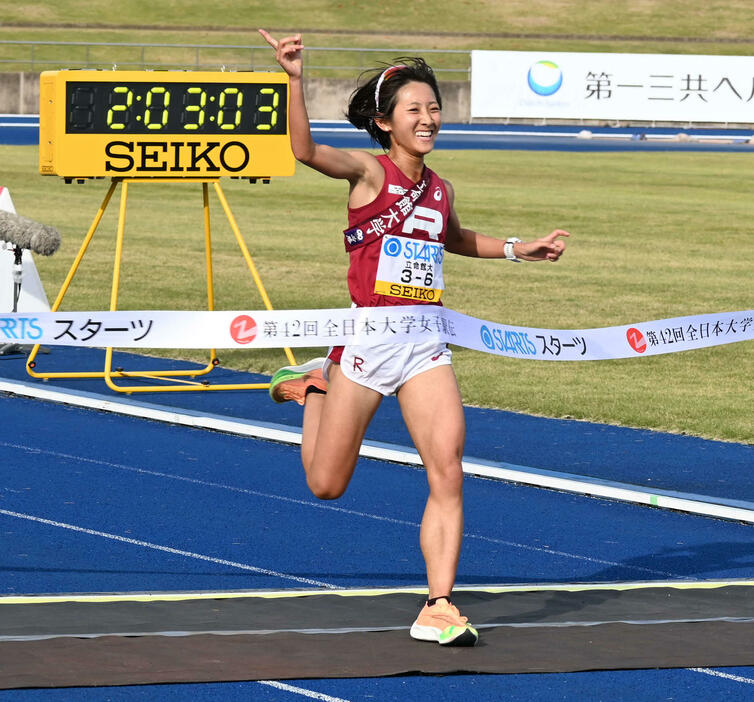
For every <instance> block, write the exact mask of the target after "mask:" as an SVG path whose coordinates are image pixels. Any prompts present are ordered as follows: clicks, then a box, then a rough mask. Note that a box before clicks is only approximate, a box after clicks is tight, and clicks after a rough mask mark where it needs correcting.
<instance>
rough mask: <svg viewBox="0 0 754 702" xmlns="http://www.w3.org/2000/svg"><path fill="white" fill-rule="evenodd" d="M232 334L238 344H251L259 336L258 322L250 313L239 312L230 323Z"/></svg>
mask: <svg viewBox="0 0 754 702" xmlns="http://www.w3.org/2000/svg"><path fill="white" fill-rule="evenodd" d="M230 335H231V336H232V337H233V341H235V342H236V343H237V344H250V343H251V342H252V341H254V339H256V338H257V323H256V322H255V321H254V319H253V318H252V317H249V315H248V314H239V315H238V317H235V318H234V319H233V321H232V322H231V323H230Z"/></svg>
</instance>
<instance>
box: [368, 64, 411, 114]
mask: <svg viewBox="0 0 754 702" xmlns="http://www.w3.org/2000/svg"><path fill="white" fill-rule="evenodd" d="M401 68H407V67H406V66H404V65H403V64H400V65H398V66H388V67H387V68H386V69H385V70H384V71H382V73H381V74H380V77H379V79H378V80H377V86H376V87H375V89H374V107H375V109H376V110H377V112H379V111H380V88H381V87H382V84H383V83H384V82H385V79H386V78H389V77H390V76H391V75H393V73H395V71H398V70H400V69H401Z"/></svg>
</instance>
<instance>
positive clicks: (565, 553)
mask: <svg viewBox="0 0 754 702" xmlns="http://www.w3.org/2000/svg"><path fill="white" fill-rule="evenodd" d="M0 447H6V448H13V449H18V450H22V451H28V452H29V453H37V454H41V455H45V456H52V457H55V458H62V459H65V460H70V461H75V462H78V463H92V464H94V465H102V466H106V467H108V468H116V469H118V470H125V471H130V472H132V473H139V474H141V475H151V476H154V477H157V478H168V479H170V480H179V481H181V482H185V483H191V484H193V485H200V486H202V487H212V488H218V489H220V490H229V491H231V492H238V493H242V494H246V495H252V496H254V497H262V498H265V499H269V500H279V501H281V502H288V503H291V504H296V505H301V506H305V507H314V508H316V509H321V510H327V511H330V512H338V513H340V514H347V515H349V516H353V517H362V518H364V519H372V520H375V521H380V522H387V523H388V524H396V525H398V526H407V527H412V528H414V529H419V528H420V527H421V524H420V523H419V522H411V521H408V520H406V519H396V518H394V517H385V516H383V515H379V514H371V513H369V512H361V511H359V510H354V509H348V508H347V507H337V506H335V505H331V504H329V503H325V502H315V501H313V500H301V499H298V498H295V497H286V496H285V495H275V494H271V493H266V492H260V491H258V490H250V489H248V488H240V487H235V486H233V485H225V484H223V483H214V482H210V481H206V480H199V479H198V478H187V477H184V476H180V475H172V474H170V473H162V472H159V471H153V470H147V469H146V468H136V467H135V466H127V465H123V464H120V463H111V462H109V461H101V460H98V459H95V458H84V457H81V456H74V455H72V454H67V453H61V452H58V451H48V450H46V449H38V448H35V447H32V446H25V445H23V444H14V443H9V442H6V441H0ZM463 536H464V538H467V539H476V540H479V541H486V542H488V543H494V544H498V545H501V546H508V547H510V548H517V549H520V550H522V551H534V552H537V553H546V554H548V555H550V556H562V557H564V558H573V559H576V560H580V561H586V562H589V563H596V564H598V565H602V566H610V567H621V568H626V569H628V570H635V571H638V572H641V573H649V574H651V575H662V576H665V577H670V578H679V577H680V578H684V579H687V578H689V576H679V575H677V574H676V573H669V572H667V571H663V570H655V569H654V568H644V567H642V566H637V565H629V564H624V563H619V562H617V561H609V560H605V559H602V558H593V557H591V556H584V555H580V554H575V553H569V552H568V551H558V550H556V549H552V548H549V547H543V546H532V545H530V544H522V543H518V542H516V541H507V540H505V539H498V538H496V537H494V536H484V535H482V534H473V533H471V532H464V534H463ZM330 587H335V586H333V585H331V586H330Z"/></svg>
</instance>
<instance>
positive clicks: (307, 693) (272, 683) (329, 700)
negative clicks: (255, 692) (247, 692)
mask: <svg viewBox="0 0 754 702" xmlns="http://www.w3.org/2000/svg"><path fill="white" fill-rule="evenodd" d="M257 683H258V684H259V685H267V686H268V687H274V688H275V689H277V690H283V691H285V692H290V693H292V694H294V695H302V696H303V697H308V698H309V699H312V700H321V702H349V701H348V700H344V699H343V698H342V697H332V696H331V695H326V694H325V693H324V692H314V691H313V690H305V689H304V688H303V687H296V686H294V685H288V684H287V683H281V682H279V681H277V680H257Z"/></svg>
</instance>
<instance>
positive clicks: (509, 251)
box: [503, 236, 521, 263]
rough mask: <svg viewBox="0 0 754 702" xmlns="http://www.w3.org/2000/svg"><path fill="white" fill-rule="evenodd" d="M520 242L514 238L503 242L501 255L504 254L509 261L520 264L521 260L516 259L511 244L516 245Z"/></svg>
mask: <svg viewBox="0 0 754 702" xmlns="http://www.w3.org/2000/svg"><path fill="white" fill-rule="evenodd" d="M520 241H521V239H518V238H517V237H515V236H511V237H509V238H508V239H506V240H505V244H503V253H504V254H505V258H507V259H508V260H509V261H515V262H516V263H520V262H521V259H520V258H516V254H514V253H513V244H518V243H519V242H520Z"/></svg>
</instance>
